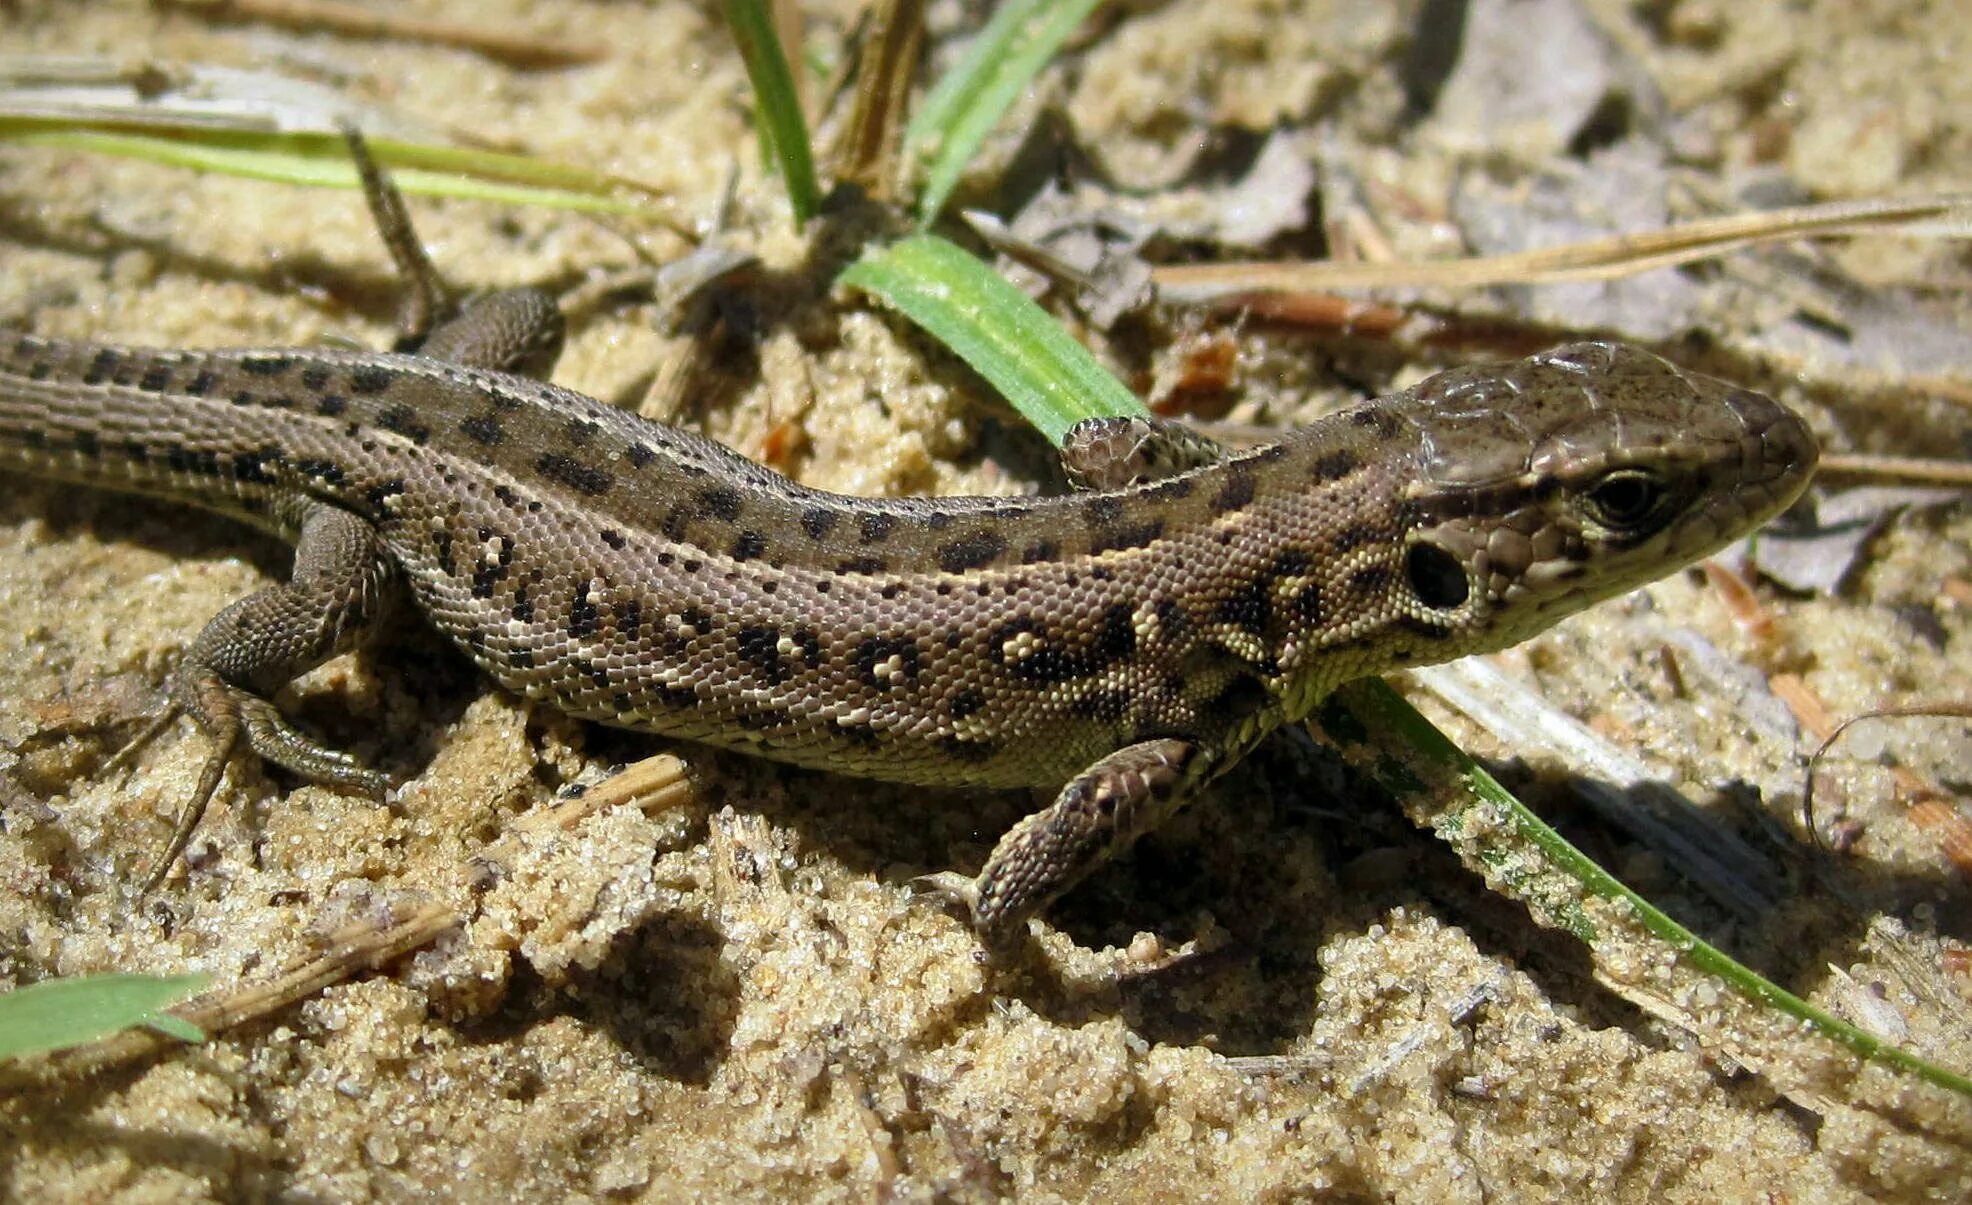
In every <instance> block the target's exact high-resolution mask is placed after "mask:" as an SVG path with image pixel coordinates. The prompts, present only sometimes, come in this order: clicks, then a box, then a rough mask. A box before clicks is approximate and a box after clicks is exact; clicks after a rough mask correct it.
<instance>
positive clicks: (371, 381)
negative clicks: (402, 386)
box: [349, 364, 397, 395]
mask: <svg viewBox="0 0 1972 1205" xmlns="http://www.w3.org/2000/svg"><path fill="white" fill-rule="evenodd" d="M395 380H397V372H396V370H395V369H391V368H385V367H383V366H382V365H380V364H359V365H357V366H356V367H355V368H352V369H350V370H349V392H351V393H361V394H365V395H368V394H377V393H382V392H383V391H384V390H386V389H388V388H390V386H391V383H392V382H394V381H395Z"/></svg>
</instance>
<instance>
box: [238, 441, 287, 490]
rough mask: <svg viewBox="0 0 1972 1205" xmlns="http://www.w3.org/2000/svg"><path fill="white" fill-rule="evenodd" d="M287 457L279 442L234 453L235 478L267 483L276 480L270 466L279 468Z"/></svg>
mask: <svg viewBox="0 0 1972 1205" xmlns="http://www.w3.org/2000/svg"><path fill="white" fill-rule="evenodd" d="M286 459H287V457H286V456H284V455H283V454H282V452H281V449H280V446H279V445H278V444H268V445H266V446H265V447H262V448H260V449H258V450H256V451H252V452H235V453H234V454H233V479H234V480H235V481H247V482H252V483H254V484H257V485H265V484H267V483H269V482H271V481H273V480H274V475H273V474H272V473H271V472H270V471H269V469H270V468H278V467H280V465H281V463H282V462H283V461H285V460H286Z"/></svg>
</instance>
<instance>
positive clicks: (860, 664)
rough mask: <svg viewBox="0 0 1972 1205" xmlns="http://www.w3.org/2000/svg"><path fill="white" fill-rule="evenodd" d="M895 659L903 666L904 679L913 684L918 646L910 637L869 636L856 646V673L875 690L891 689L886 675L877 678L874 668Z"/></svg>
mask: <svg viewBox="0 0 1972 1205" xmlns="http://www.w3.org/2000/svg"><path fill="white" fill-rule="evenodd" d="M892 657H897V658H899V659H900V660H902V662H903V665H904V679H905V681H907V682H914V681H916V680H917V676H918V646H917V642H916V641H914V640H912V639H911V638H910V637H908V636H905V637H889V636H870V637H866V638H865V639H864V640H863V641H862V643H860V644H858V645H857V646H856V658H855V659H856V672H857V673H859V674H861V675H862V676H863V681H864V682H865V683H867V684H868V685H869V686H870V687H871V688H873V689H875V690H890V689H892V685H891V681H890V678H889V676H888V675H885V676H884V677H881V678H879V677H877V675H876V667H877V666H879V665H882V664H883V663H884V662H886V661H888V660H890V659H891V658H892Z"/></svg>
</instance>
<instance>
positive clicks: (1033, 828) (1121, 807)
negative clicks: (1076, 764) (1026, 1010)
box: [920, 737, 1223, 954]
mask: <svg viewBox="0 0 1972 1205" xmlns="http://www.w3.org/2000/svg"><path fill="white" fill-rule="evenodd" d="M1222 760H1223V759H1222V758H1220V757H1219V756H1218V755H1217V754H1215V753H1214V752H1213V751H1212V750H1211V749H1209V748H1207V747H1205V746H1204V745H1200V744H1198V743H1196V742H1194V741H1188V740H1182V739H1179V738H1175V737H1166V738H1160V739H1157V740H1148V741H1140V742H1138V743H1137V744H1134V745H1126V746H1124V747H1123V748H1121V749H1118V750H1116V751H1115V752H1114V753H1111V754H1108V755H1107V756H1105V757H1103V758H1102V759H1101V760H1099V761H1097V762H1096V763H1095V764H1094V765H1092V766H1090V767H1089V768H1088V769H1087V770H1084V771H1083V772H1082V773H1081V774H1079V775H1077V776H1076V777H1075V778H1074V779H1073V780H1071V781H1070V782H1069V783H1068V785H1067V786H1065V787H1063V788H1062V789H1061V793H1060V794H1059V795H1057V796H1056V797H1055V800H1054V802H1053V803H1051V804H1049V805H1048V806H1047V807H1045V808H1043V809H1041V810H1040V811H1038V812H1035V813H1033V814H1032V815H1029V816H1027V817H1026V818H1025V819H1023V820H1021V821H1020V823H1018V824H1016V825H1014V826H1013V828H1011V829H1009V830H1008V831H1007V833H1006V835H1005V836H1003V837H1001V838H1000V841H999V844H997V845H995V846H994V847H993V853H992V856H991V857H989V858H987V859H986V865H985V867H984V868H982V869H981V870H980V872H979V877H978V878H976V879H968V878H966V877H965V876H963V875H959V874H953V873H950V872H947V873H944V874H936V875H928V876H926V877H925V878H924V879H922V880H920V882H921V883H922V884H923V885H924V886H925V887H927V888H929V889H930V890H932V891H934V892H936V893H937V894H939V895H942V896H944V897H945V898H947V899H949V900H951V901H952V902H954V903H956V904H959V905H962V906H963V907H964V908H965V909H966V911H967V912H968V914H969V915H970V917H971V919H972V927H973V931H974V932H975V933H977V934H978V935H979V939H980V941H981V942H982V943H984V944H985V946H986V947H987V949H988V950H990V951H992V952H994V953H996V954H1004V953H1005V952H1006V951H1008V950H1009V949H1010V948H1011V947H1012V946H1013V945H1014V944H1015V943H1016V942H1017V941H1018V940H1019V938H1020V937H1021V935H1022V934H1023V933H1025V932H1026V926H1027V919H1028V918H1029V917H1031V916H1033V915H1034V914H1035V913H1037V912H1039V911H1040V910H1041V909H1042V908H1045V907H1047V905H1048V904H1049V903H1050V902H1051V901H1053V900H1054V899H1055V898H1056V897H1058V896H1060V895H1061V894H1063V893H1064V892H1066V891H1067V890H1068V889H1069V888H1071V887H1073V886H1075V885H1076V884H1077V883H1079V882H1081V881H1082V880H1083V879H1084V878H1087V877H1088V875H1089V874H1090V872H1092V871H1094V870H1095V869H1096V868H1097V867H1099V866H1101V865H1102V864H1103V863H1104V862H1107V861H1109V860H1110V859H1111V858H1113V857H1115V856H1116V855H1117V854H1119V853H1121V852H1123V851H1124V850H1125V849H1128V848H1129V847H1130V844H1131V842H1133V841H1135V840H1136V839H1137V838H1138V837H1140V836H1142V835H1143V834H1145V833H1147V832H1149V831H1150V830H1151V829H1153V828H1156V827H1157V826H1158V825H1159V824H1162V823H1163V822H1164V821H1165V820H1166V819H1168V818H1169V817H1170V816H1171V815H1172V814H1173V813H1175V812H1176V811H1177V810H1178V809H1179V808H1182V807H1183V806H1185V804H1187V803H1189V802H1191V800H1192V798H1193V797H1194V796H1195V795H1196V794H1197V793H1198V790H1199V788H1200V787H1201V786H1203V785H1204V784H1205V782H1206V781H1208V780H1209V779H1210V778H1211V777H1212V776H1213V774H1214V773H1215V771H1216V769H1217V768H1218V767H1219V765H1220V764H1221V763H1222Z"/></svg>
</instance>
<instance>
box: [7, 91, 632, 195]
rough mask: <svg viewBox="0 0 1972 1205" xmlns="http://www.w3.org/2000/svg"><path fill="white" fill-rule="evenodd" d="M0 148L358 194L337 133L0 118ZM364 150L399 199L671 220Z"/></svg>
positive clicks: (500, 163)
mask: <svg viewBox="0 0 1972 1205" xmlns="http://www.w3.org/2000/svg"><path fill="white" fill-rule="evenodd" d="M0 139H5V140H7V141H10V142H17V143H22V144H25V145H29V146H53V147H62V148H65V149H69V150H80V151H89V152H93V153H96V154H104V155H117V156H121V157H124V158H132V159H143V160H147V161H149V162H152V163H163V164H168V165H171V166H175V167H188V168H192V169H194V170H196V171H208V172H218V173H221V174H224V175H231V176H242V177H245V178H248V179H255V180H272V181H275V182H277V183H282V184H302V185H310V186H314V187H328V188H356V187H357V186H358V181H357V178H356V169H355V168H354V167H353V166H351V165H350V162H349V149H348V147H347V145H346V144H345V143H344V142H343V138H342V135H341V134H340V133H329V132H321V133H317V132H295V133H275V132H255V131H243V130H224V129H211V128H201V127H191V128H172V127H168V126H159V125H157V124H155V123H147V124H146V125H144V126H143V127H141V128H119V127H118V126H111V125H108V124H105V125H101V126H95V125H90V124H85V123H76V122H65V121H51V120H48V119H44V118H28V117H19V116H9V115H0ZM370 147H371V150H372V151H373V152H374V153H375V154H376V156H377V159H378V161H379V162H382V163H384V164H385V165H386V166H388V167H390V168H391V169H392V173H391V178H392V179H393V180H394V181H395V182H396V184H397V186H398V187H399V188H401V189H403V190H404V191H406V192H411V193H420V194H423V195H427V196H447V197H466V198H470V199H473V200H480V201H497V202H505V203H511V204H522V205H542V206H548V207H551V208H556V209H572V210H578V211H584V212H591V213H619V214H643V215H646V216H655V217H660V218H668V217H669V216H670V215H669V214H667V213H666V211H665V210H664V208H663V207H662V206H660V205H657V204H655V203H653V202H651V201H644V200H638V199H635V198H632V197H625V196H622V195H620V194H621V192H622V190H623V189H624V188H625V187H634V186H629V185H626V182H624V181H620V180H616V179H612V178H610V177H607V176H603V175H599V174H596V173H593V172H587V171H584V170H583V169H581V168H575V167H569V166H567V165H564V164H556V163H546V162H543V161H541V160H538V159H529V158H527V157H525V156H522V155H506V154H500V153H498V152H494V151H477V150H468V149H464V148H460V147H440V146H430V145H426V144H422V143H413V142H400V141H397V140H395V139H372V140H371V142H370Z"/></svg>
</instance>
